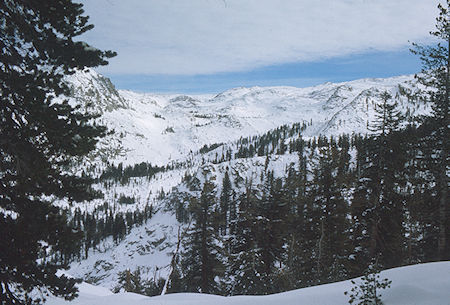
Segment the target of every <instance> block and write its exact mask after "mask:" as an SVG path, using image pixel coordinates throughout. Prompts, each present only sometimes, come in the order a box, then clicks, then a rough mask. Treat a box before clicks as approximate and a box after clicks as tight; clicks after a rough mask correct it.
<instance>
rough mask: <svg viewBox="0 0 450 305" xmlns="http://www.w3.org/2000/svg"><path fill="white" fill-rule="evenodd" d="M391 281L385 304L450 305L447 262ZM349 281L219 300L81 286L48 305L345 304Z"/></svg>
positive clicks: (394, 274)
mask: <svg viewBox="0 0 450 305" xmlns="http://www.w3.org/2000/svg"><path fill="white" fill-rule="evenodd" d="M385 277H386V278H388V279H390V280H392V286H391V288H390V289H387V290H385V291H382V294H383V297H382V299H383V301H384V304H385V305H413V304H414V305H450V262H437V263H427V264H421V265H414V266H407V267H401V268H395V269H390V270H386V271H383V272H382V273H381V278H382V279H383V278H385ZM351 287H352V284H351V283H350V281H344V282H338V283H333V284H327V285H321V286H316V287H310V288H303V289H298V290H293V291H289V292H284V293H278V294H273V295H267V296H234V297H221V296H214V295H205V294H196V293H177V294H169V295H165V296H162V297H161V296H158V297H146V296H141V295H138V294H134V293H118V294H113V293H111V292H110V291H109V290H108V289H105V288H101V287H96V286H92V285H89V284H86V283H82V284H81V285H80V286H79V289H80V294H79V297H78V298H77V299H76V300H74V301H72V302H66V301H63V300H61V299H50V300H48V302H47V303H46V304H49V305H68V304H71V305H78V304H83V305H84V304H85V305H91V304H95V305H103V304H104V305H123V304H133V305H140V304H145V305H210V304H211V305H247V304H248V305H250V304H258V305H273V304H283V305H291V304H292V305H302V304H303V305H328V304H329V305H344V304H348V297H347V296H345V295H344V291H348V290H350V289H351Z"/></svg>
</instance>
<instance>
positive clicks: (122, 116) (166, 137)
mask: <svg viewBox="0 0 450 305" xmlns="http://www.w3.org/2000/svg"><path fill="white" fill-rule="evenodd" d="M68 82H69V84H70V86H71V88H72V102H73V103H77V104H82V105H84V107H85V108H86V109H88V110H89V111H93V112H100V113H101V114H102V116H101V119H100V121H101V122H103V124H105V125H106V126H107V127H108V128H110V129H113V130H114V131H115V134H114V135H113V136H111V137H109V138H107V139H106V140H104V141H103V144H101V145H99V149H100V150H101V151H102V152H103V154H104V156H105V157H106V158H107V159H108V160H110V161H114V162H124V163H125V164H134V163H138V162H142V161H147V162H151V163H153V164H158V165H164V164H166V163H168V162H169V161H171V160H176V159H180V158H181V159H182V158H185V157H186V156H187V155H188V154H189V153H190V152H193V151H196V150H198V149H199V148H201V147H202V146H203V145H205V144H208V145H210V144H213V143H226V142H230V141H235V140H237V139H239V138H240V137H247V136H252V135H258V134H262V133H264V132H266V131H268V130H270V129H274V128H276V127H279V126H281V125H285V124H292V123H306V124H307V128H306V130H304V132H303V136H304V137H313V136H318V135H326V136H330V135H339V134H342V133H349V134H351V133H367V132H368V125H369V124H370V122H371V121H372V120H373V119H374V105H375V103H377V102H379V101H380V95H381V93H382V92H384V91H388V92H389V93H390V94H391V95H392V96H393V97H394V98H398V99H399V101H400V103H399V105H400V108H401V111H402V112H403V113H405V114H406V115H410V116H412V115H417V114H424V113H427V112H429V109H428V108H427V107H426V106H425V105H423V104H419V103H415V102H412V101H408V99H407V98H406V97H405V96H403V95H401V94H400V92H402V91H405V90H408V89H411V88H412V87H414V86H415V80H414V78H413V77H412V76H399V77H392V78H386V79H361V80H355V81H350V82H344V83H325V84H322V85H318V86H314V87H309V88H296V87H251V88H234V89H230V90H227V91H225V92H222V93H220V94H217V95H183V94H167V95H162V94H152V93H136V92H131V91H123V90H117V89H116V88H115V87H114V85H113V84H112V83H111V81H110V80H109V79H108V78H106V77H103V76H102V75H100V74H98V73H96V72H95V71H93V70H88V71H86V72H78V73H76V74H74V75H72V76H70V77H68Z"/></svg>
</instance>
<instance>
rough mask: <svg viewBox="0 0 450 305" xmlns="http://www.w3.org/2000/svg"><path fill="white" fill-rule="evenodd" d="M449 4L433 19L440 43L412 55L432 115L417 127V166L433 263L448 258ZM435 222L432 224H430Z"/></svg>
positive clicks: (419, 93)
mask: <svg viewBox="0 0 450 305" xmlns="http://www.w3.org/2000/svg"><path fill="white" fill-rule="evenodd" d="M449 3H450V1H449V0H447V1H446V3H445V4H439V5H438V8H439V11H440V13H439V16H438V17H437V18H436V21H437V23H436V30H435V31H434V32H431V35H432V36H434V37H436V38H437V39H438V40H439V41H440V42H439V43H438V44H437V46H434V47H423V46H419V45H417V44H414V48H413V50H412V52H413V53H414V54H417V55H419V56H420V59H421V60H422V65H423V69H422V74H421V75H418V76H417V77H416V78H417V80H418V81H419V82H420V83H421V84H423V85H424V86H426V90H422V91H419V92H418V95H419V97H420V98H421V99H422V100H424V101H426V102H428V103H431V105H432V115H431V116H429V117H425V118H423V120H422V122H421V123H422V124H421V127H420V129H421V133H422V134H421V139H420V144H419V149H420V150H421V156H420V157H421V158H422V159H421V160H420V161H421V163H422V164H423V166H424V167H425V174H426V175H427V176H428V181H427V183H426V184H425V188H424V189H428V190H429V196H428V197H429V200H431V202H432V207H431V208H432V210H433V209H436V211H437V213H434V212H433V211H432V210H428V211H426V210H425V209H423V210H422V212H425V213H427V214H429V218H430V222H433V224H434V223H436V225H437V228H438V232H437V236H435V237H434V239H436V243H437V249H436V252H437V257H436V258H437V259H440V260H445V259H449V258H450V254H449V253H450V245H449V244H450V242H449V238H450V232H449V231H450V230H449V229H448V228H449V226H450V221H449V219H450V208H449V202H448V186H449V177H448V172H449V146H450V144H449V143H450V139H449V137H450V135H449V128H448V126H449V94H450V12H449ZM434 219H436V221H434Z"/></svg>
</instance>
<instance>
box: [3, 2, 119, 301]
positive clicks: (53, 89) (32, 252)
mask: <svg viewBox="0 0 450 305" xmlns="http://www.w3.org/2000/svg"><path fill="white" fill-rule="evenodd" d="M0 16H1V18H0V49H1V50H2V53H1V55H0V79H1V81H0V96H1V97H0V99H1V106H0V155H1V157H0V211H1V212H0V232H2V234H1V237H0V238H1V244H2V246H1V248H0V286H1V287H2V288H1V294H0V302H1V303H2V304H31V303H34V304H39V303H41V301H42V300H41V299H39V298H34V297H33V295H36V294H32V292H33V291H34V292H36V291H37V290H39V291H41V292H42V295H43V296H45V295H49V294H53V295H56V296H61V297H65V298H66V299H72V298H74V297H75V296H76V288H75V287H74V284H75V280H74V279H69V278H67V277H66V276H64V275H56V271H57V269H58V268H61V267H64V266H63V265H61V264H58V263H50V262H48V261H42V260H41V261H40V260H38V258H39V256H40V254H41V253H43V252H44V253H45V252H47V251H50V250H51V251H52V253H55V255H56V256H58V253H60V252H61V251H64V249H67V243H71V244H72V245H73V244H75V243H76V240H77V234H74V233H72V229H71V228H70V227H68V225H67V219H66V218H65V217H64V216H63V215H62V214H61V213H60V211H59V209H58V208H56V207H54V206H53V205H52V204H51V202H50V201H48V200H46V199H44V198H45V197H44V195H45V196H49V195H53V196H55V197H59V198H63V197H66V198H69V199H70V200H86V199H91V198H93V196H94V193H93V192H92V191H90V190H89V185H90V183H91V182H92V180H91V179H90V178H89V177H79V176H75V175H72V174H70V173H69V172H68V171H67V169H68V168H69V167H70V166H71V162H72V160H73V159H74V158H80V157H83V156H85V155H86V154H88V153H89V152H90V151H91V150H93V149H94V147H95V145H96V142H97V140H98V138H99V137H101V136H103V135H104V133H105V129H104V128H103V127H100V126H95V124H92V123H91V122H92V120H93V119H94V118H95V117H94V116H92V115H90V114H87V113H83V112H82V111H81V110H80V109H77V108H74V107H72V106H71V105H69V103H68V102H67V101H62V102H60V101H57V100H56V99H55V97H56V96H60V95H62V94H67V93H68V87H67V86H66V85H64V83H63V77H64V76H65V75H66V74H70V73H73V72H74V71H75V69H83V68H85V67H94V66H98V65H104V64H106V63H107V62H106V59H107V58H108V57H112V56H113V55H114V54H113V53H112V52H103V51H100V50H97V49H94V48H92V47H90V46H89V45H87V44H86V43H84V42H81V41H74V38H75V37H76V36H79V35H80V34H82V33H84V32H86V31H88V30H90V29H91V28H92V25H89V24H88V23H87V21H88V17H86V16H83V10H82V5H81V4H77V3H72V1H70V0H61V1H31V0H30V1H17V0H2V1H1V3H0ZM47 198H48V197H47ZM41 262H42V263H41ZM37 295H39V294H37Z"/></svg>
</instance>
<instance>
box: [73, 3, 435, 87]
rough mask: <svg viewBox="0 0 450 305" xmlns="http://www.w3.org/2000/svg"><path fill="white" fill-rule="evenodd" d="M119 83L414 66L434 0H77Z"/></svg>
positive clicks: (208, 82) (303, 80) (276, 80)
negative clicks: (414, 44)
mask: <svg viewBox="0 0 450 305" xmlns="http://www.w3.org/2000/svg"><path fill="white" fill-rule="evenodd" d="M78 1H79V2H81V3H83V4H84V9H85V13H86V14H87V15H89V16H90V22H91V23H93V24H94V25H95V27H94V29H93V30H91V31H88V32H87V33H86V34H83V35H82V36H81V37H80V39H81V40H84V41H86V42H88V43H89V44H90V45H92V46H94V47H97V48H100V49H105V50H106V49H108V50H114V51H116V52H117V53H118V56H117V57H115V58H113V59H111V60H110V64H109V65H108V66H106V67H100V68H98V69H96V70H97V71H98V72H100V73H102V74H103V75H105V76H107V77H109V78H111V80H112V82H113V83H114V84H115V85H116V87H117V88H119V89H128V90H134V91H140V92H158V93H169V92H170V93H218V92H221V91H224V90H227V89H230V88H233V87H241V86H246V87H247V86H296V87H305V86H312V85H316V84H320V83H324V82H328V81H330V82H340V81H348V80H353V79H358V78H368V77H389V76H395V75H403V74H413V73H416V72H419V71H420V68H421V65H420V61H419V59H418V58H417V57H416V56H414V55H412V54H411V53H410V52H409V48H410V47H411V42H417V43H420V44H430V43H433V40H432V38H431V36H430V35H429V32H430V31H431V30H433V27H434V23H435V18H436V16H437V15H438V10H437V4H438V0H395V1H393V0H189V1H188V0H127V1H123V0H78Z"/></svg>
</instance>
